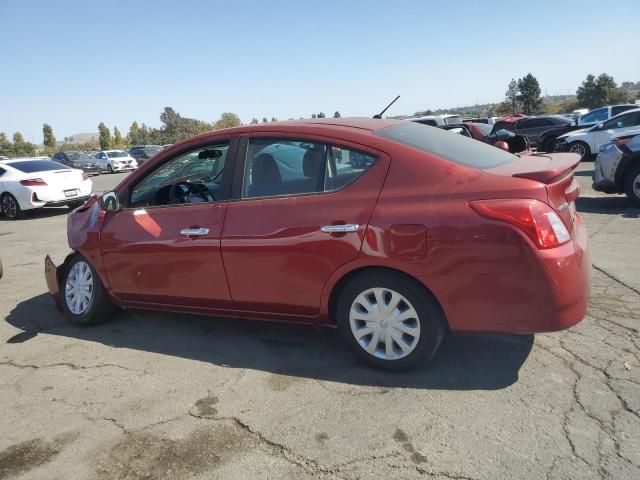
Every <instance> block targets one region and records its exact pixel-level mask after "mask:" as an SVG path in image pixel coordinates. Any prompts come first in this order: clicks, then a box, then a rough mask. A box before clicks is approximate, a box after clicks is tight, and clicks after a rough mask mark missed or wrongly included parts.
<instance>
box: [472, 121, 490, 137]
mask: <svg viewBox="0 0 640 480" xmlns="http://www.w3.org/2000/svg"><path fill="white" fill-rule="evenodd" d="M473 126H474V127H476V128H477V129H478V130H480V131H481V132H482V134H483V135H485V136H487V135H490V134H491V130H493V125H488V124H486V123H474V124H473Z"/></svg>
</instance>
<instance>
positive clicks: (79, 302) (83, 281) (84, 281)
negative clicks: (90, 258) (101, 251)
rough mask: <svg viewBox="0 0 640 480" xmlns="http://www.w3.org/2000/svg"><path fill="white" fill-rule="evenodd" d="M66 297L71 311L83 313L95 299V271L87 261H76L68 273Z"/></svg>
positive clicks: (78, 313) (77, 313)
mask: <svg viewBox="0 0 640 480" xmlns="http://www.w3.org/2000/svg"><path fill="white" fill-rule="evenodd" d="M64 299H65V302H66V303H67V307H68V308H69V310H70V311H71V313H73V314H75V315H81V314H83V313H84V312H86V311H87V309H88V308H89V306H90V305H91V301H92V300H93V273H91V267H90V266H89V264H88V263H87V262H83V261H79V262H76V263H75V264H74V265H73V267H71V270H70V271H69V273H68V274H67V281H66V284H65V287H64Z"/></svg>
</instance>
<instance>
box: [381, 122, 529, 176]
mask: <svg viewBox="0 0 640 480" xmlns="http://www.w3.org/2000/svg"><path fill="white" fill-rule="evenodd" d="M375 135H377V136H378V137H382V138H386V139H388V140H392V141H394V142H397V143H401V144H402V145H407V146H409V147H413V148H417V149H418V150H422V151H423V152H427V153H431V154H433V155H437V156H439V157H442V158H445V159H447V160H450V161H452V162H454V163H458V164H460V165H466V166H468V167H473V168H479V169H482V168H492V167H497V166H498V165H503V164H505V163H509V162H511V161H513V160H515V159H516V157H515V155H513V154H511V153H508V152H505V151H504V150H501V149H499V148H496V147H492V146H491V145H488V144H486V143H483V142H480V141H478V140H473V139H471V138H467V137H464V136H462V135H451V132H447V131H446V130H441V129H439V128H433V127H428V126H426V125H420V124H419V123H415V122H406V123H403V124H401V125H394V126H392V127H387V128H383V129H381V130H378V131H376V132H375Z"/></svg>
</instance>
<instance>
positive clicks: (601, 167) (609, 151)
mask: <svg viewBox="0 0 640 480" xmlns="http://www.w3.org/2000/svg"><path fill="white" fill-rule="evenodd" d="M623 156H624V154H623V153H622V151H620V149H619V148H618V147H617V146H616V145H615V144H614V143H609V144H607V145H605V146H604V147H603V148H602V149H601V151H600V152H599V153H598V157H597V158H596V161H595V164H594V165H593V189H594V190H596V191H600V192H605V193H619V192H621V190H622V188H621V186H620V185H619V184H618V183H617V182H616V172H617V171H618V166H619V165H620V161H621V160H622V157H623Z"/></svg>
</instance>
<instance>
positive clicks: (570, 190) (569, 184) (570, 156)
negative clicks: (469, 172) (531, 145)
mask: <svg viewBox="0 0 640 480" xmlns="http://www.w3.org/2000/svg"><path fill="white" fill-rule="evenodd" d="M579 163H580V156H579V155H577V154H575V153H539V154H538V153H535V154H530V155H523V156H521V157H519V158H518V160H515V161H513V162H509V163H506V164H504V165H499V166H497V167H494V168H491V169H486V170H484V171H485V172H487V173H490V174H492V175H503V176H509V177H516V178H524V179H528V180H533V181H537V182H540V183H543V184H544V185H545V187H546V189H547V197H548V203H549V205H550V206H551V207H553V208H554V209H555V210H556V211H557V212H558V215H559V216H560V218H562V221H563V222H564V223H565V225H566V226H567V229H568V230H569V232H573V226H574V222H575V215H576V203H575V201H576V199H577V198H578V195H579V193H580V187H579V185H578V182H577V181H576V179H575V178H574V175H573V171H574V169H575V168H576V166H577V165H578V164H579Z"/></svg>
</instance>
